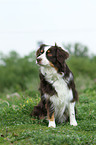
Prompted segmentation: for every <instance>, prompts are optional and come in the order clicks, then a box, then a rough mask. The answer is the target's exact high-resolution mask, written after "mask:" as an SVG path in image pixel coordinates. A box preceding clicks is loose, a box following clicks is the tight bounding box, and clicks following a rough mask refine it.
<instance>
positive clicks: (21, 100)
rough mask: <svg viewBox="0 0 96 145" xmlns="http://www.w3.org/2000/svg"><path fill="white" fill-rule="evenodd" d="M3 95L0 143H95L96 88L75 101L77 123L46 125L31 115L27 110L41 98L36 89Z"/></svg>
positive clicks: (78, 144) (84, 92)
mask: <svg viewBox="0 0 96 145" xmlns="http://www.w3.org/2000/svg"><path fill="white" fill-rule="evenodd" d="M29 94H31V92H29V93H28V91H27V92H25V93H19V95H20V96H18V97H17V96H10V97H9V98H8V97H6V95H2V96H1V97H0V98H1V99H0V144H1V145H10V144H14V145H35V144H36V145H95V144H96V87H92V88H91V89H85V90H84V91H83V92H82V93H81V94H80V96H79V103H77V115H76V118H77V122H78V126H77V127H73V126H70V125H69V122H68V123H66V124H64V123H63V124H57V127H56V128H55V129H54V128H48V127H47V126H48V122H47V121H46V120H37V119H36V118H31V117H30V113H31V111H32V109H33V107H34V105H36V104H37V103H38V102H39V100H40V98H39V93H38V91H35V92H33V93H32V97H30V96H29Z"/></svg>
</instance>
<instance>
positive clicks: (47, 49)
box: [32, 44, 78, 127]
mask: <svg viewBox="0 0 96 145" xmlns="http://www.w3.org/2000/svg"><path fill="white" fill-rule="evenodd" d="M68 57H69V54H68V52H66V51H65V50H63V49H62V48H61V47H58V46H57V45H56V44H55V46H49V45H45V44H42V45H41V46H40V48H39V49H38V50H37V52H36V60H37V64H39V65H40V92H41V101H40V103H39V104H38V105H37V106H35V107H34V110H33V112H32V116H37V117H38V118H39V119H42V118H44V117H46V116H47V119H48V121H49V125H48V127H56V123H55V120H56V121H57V122H58V123H63V122H65V121H67V120H68V118H69V119H70V125H73V126H77V122H76V119H75V102H76V101H78V94H77V91H76V89H75V84H74V79H73V74H72V72H71V71H70V69H69V68H68V66H67V64H66V62H65V60H66V59H67V58H68Z"/></svg>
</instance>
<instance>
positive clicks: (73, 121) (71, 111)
mask: <svg viewBox="0 0 96 145" xmlns="http://www.w3.org/2000/svg"><path fill="white" fill-rule="evenodd" d="M69 116H70V125H73V126H77V121H76V119H75V102H70V103H69Z"/></svg>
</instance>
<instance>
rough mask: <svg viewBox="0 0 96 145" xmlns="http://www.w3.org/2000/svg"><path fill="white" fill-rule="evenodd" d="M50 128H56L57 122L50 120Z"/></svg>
mask: <svg viewBox="0 0 96 145" xmlns="http://www.w3.org/2000/svg"><path fill="white" fill-rule="evenodd" d="M48 127H53V128H55V127H56V124H55V121H50V120H49V125H48Z"/></svg>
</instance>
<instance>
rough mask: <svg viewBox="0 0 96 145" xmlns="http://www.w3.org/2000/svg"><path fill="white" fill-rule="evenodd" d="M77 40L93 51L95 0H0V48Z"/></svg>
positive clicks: (23, 48)
mask: <svg viewBox="0 0 96 145" xmlns="http://www.w3.org/2000/svg"><path fill="white" fill-rule="evenodd" d="M41 40H42V41H43V42H44V43H47V44H51V45H52V44H54V43H55V42H57V44H58V45H62V43H65V44H67V43H72V44H74V43H75V42H80V43H83V44H84V45H87V46H88V47H89V49H90V52H91V53H95V54H96V0H0V51H2V52H4V53H8V52H9V51H11V50H16V51H17V52H19V53H20V54H21V55H26V54H28V53H29V52H31V51H32V50H34V49H37V45H36V44H37V42H38V41H41Z"/></svg>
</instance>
